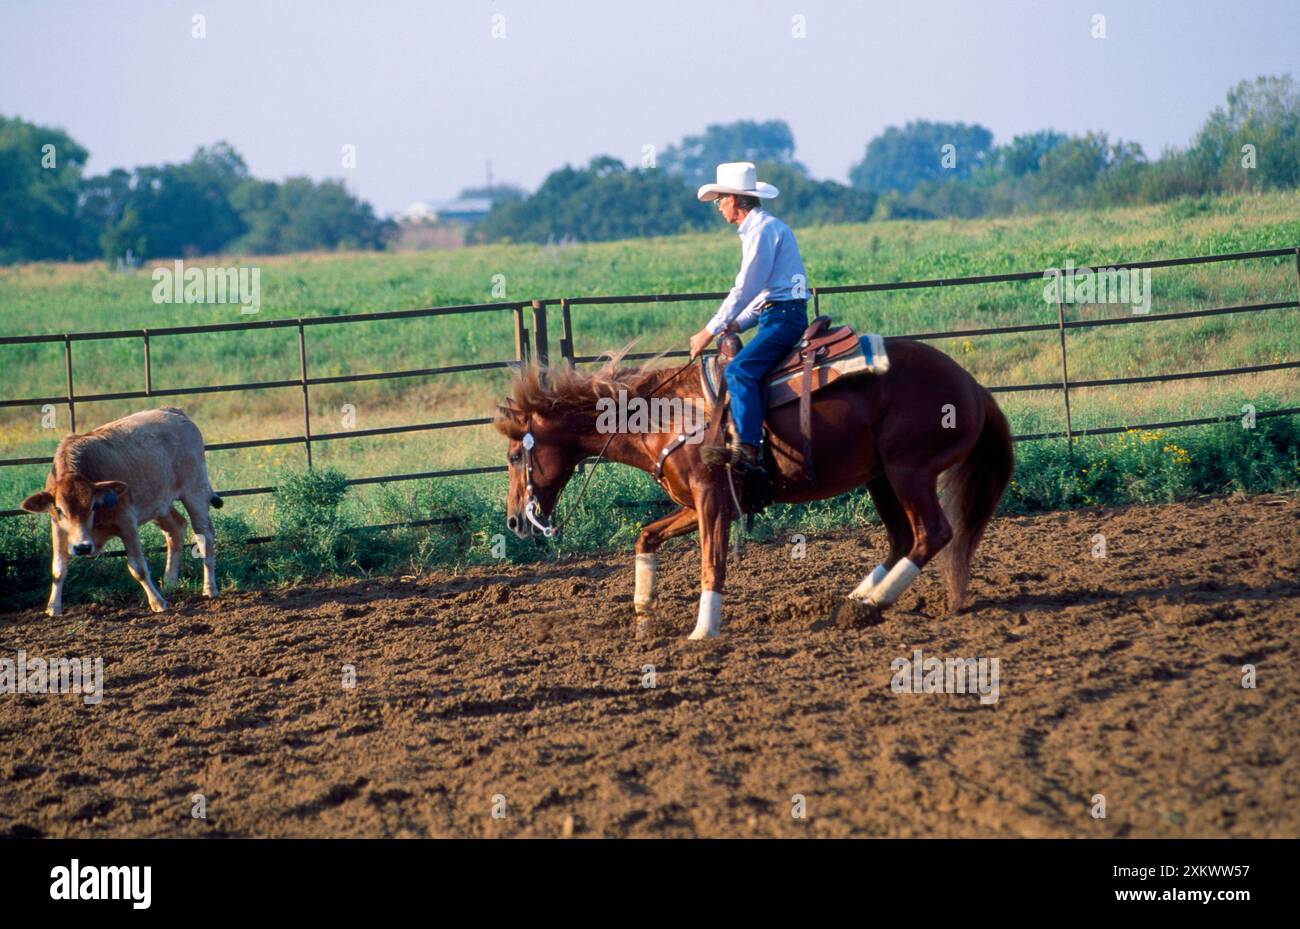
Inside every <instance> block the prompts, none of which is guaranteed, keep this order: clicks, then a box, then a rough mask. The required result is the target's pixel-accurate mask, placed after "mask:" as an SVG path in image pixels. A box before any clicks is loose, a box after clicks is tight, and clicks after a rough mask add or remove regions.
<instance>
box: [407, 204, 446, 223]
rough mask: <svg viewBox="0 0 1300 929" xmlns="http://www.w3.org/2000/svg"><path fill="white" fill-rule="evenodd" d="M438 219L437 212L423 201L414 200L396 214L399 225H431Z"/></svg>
mask: <svg viewBox="0 0 1300 929" xmlns="http://www.w3.org/2000/svg"><path fill="white" fill-rule="evenodd" d="M437 218H438V211H437V210H435V209H434V208H433V207H431V206H430V205H429V204H428V203H426V202H425V201H423V200H416V201H415V202H414V203H412V204H411V205H410V206H408V207H407V208H406V209H404V210H402V211H401V212H400V213H398V214H397V221H398V222H399V223H431V222H434V221H435V220H436V219H437Z"/></svg>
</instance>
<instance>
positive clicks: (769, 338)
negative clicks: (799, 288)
mask: <svg viewBox="0 0 1300 929" xmlns="http://www.w3.org/2000/svg"><path fill="white" fill-rule="evenodd" d="M807 328H808V301H807V300H786V301H784V302H782V303H775V304H773V305H772V306H770V307H768V308H767V309H765V310H763V312H762V314H761V315H760V316H759V318H758V331H757V333H756V334H755V336H754V337H753V338H752V339H750V340H749V344H747V345H746V346H745V347H744V348H742V349H741V350H740V353H739V354H738V355H736V357H735V358H733V359H731V361H730V362H729V363H728V364H727V368H726V378H727V393H728V394H729V395H730V397H731V415H732V417H733V418H734V419H735V423H736V432H737V433H738V434H739V437H740V441H742V442H744V443H745V444H746V445H753V446H754V447H755V448H757V447H758V445H759V444H760V443H761V442H762V440H763V405H764V404H763V389H762V381H763V376H764V375H766V374H767V372H769V371H771V370H772V368H774V367H776V364H777V362H779V361H781V359H783V358H785V357H786V356H787V355H789V354H790V352H791V351H792V350H793V349H794V347H795V346H796V345H798V344H799V338H800V336H802V335H803V331H804V330H805V329H807Z"/></svg>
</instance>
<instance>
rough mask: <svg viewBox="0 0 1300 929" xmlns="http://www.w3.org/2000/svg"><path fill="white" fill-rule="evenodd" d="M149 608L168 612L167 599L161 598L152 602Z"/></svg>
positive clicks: (159, 611)
mask: <svg viewBox="0 0 1300 929" xmlns="http://www.w3.org/2000/svg"><path fill="white" fill-rule="evenodd" d="M149 609H151V610H153V611H154V612H155V613H166V612H167V601H166V600H159V601H157V602H156V603H150V604H149Z"/></svg>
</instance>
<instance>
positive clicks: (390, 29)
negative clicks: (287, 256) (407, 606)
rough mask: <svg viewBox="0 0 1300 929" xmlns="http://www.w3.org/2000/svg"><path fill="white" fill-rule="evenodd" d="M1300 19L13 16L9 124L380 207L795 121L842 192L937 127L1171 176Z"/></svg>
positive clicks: (755, 5)
mask: <svg viewBox="0 0 1300 929" xmlns="http://www.w3.org/2000/svg"><path fill="white" fill-rule="evenodd" d="M1297 6H1298V4H1297V2H1296V0H1260V2H1250V0H1245V2H1240V3H1236V2H1225V0H1204V2H1201V0H1181V2H1175V0H1168V2H1156V0H1149V2H1135V0H1085V2H1076V0H1041V2H1031V0H1014V2H1013V0H986V2H958V0H908V2H897V3H888V4H885V3H873V2H862V0H857V2H849V0H840V2H833V0H779V2H767V0H750V2H738V0H650V2H631V3H621V2H614V0H606V2H585V0H568V2H558V0H531V2H524V0H491V2H489V0H475V2H469V0H464V2H436V0H428V2H415V0H365V2H363V0H334V2H307V0H299V2H291V0H188V2H166V0H122V2H115V3H105V2H90V0H87V2H59V0H46V2H40V0H30V2H29V0H0V113H3V114H5V115H8V116H14V115H18V116H22V117H23V118H25V119H28V120H32V121H35V122H39V123H42V124H47V125H54V126H58V127H61V128H63V129H66V130H67V131H68V132H69V133H71V135H72V136H73V137H74V138H75V139H77V140H78V141H79V142H81V143H82V144H83V145H85V146H86V147H87V148H88V149H89V150H90V153H91V159H90V164H89V170H90V171H91V172H92V173H102V172H104V171H106V170H108V169H110V168H113V167H133V166H135V165H139V164H155V163H159V162H164V161H182V160H185V159H187V158H188V157H189V156H190V155H191V154H192V153H193V151H194V149H195V148H196V147H197V146H199V145H203V144H210V143H212V142H215V141H218V140H222V139H224V140H226V141H229V142H230V143H231V144H232V145H233V146H234V147H235V148H236V149H237V150H238V151H239V152H240V153H241V154H242V155H243V156H244V158H245V159H246V160H247V162H248V166H249V168H250V170H251V171H252V172H253V174H255V175H256V176H259V177H266V178H275V179H280V178H283V177H286V176H289V175H294V174H307V175H310V176H312V177H315V178H318V179H319V178H325V177H342V178H344V180H345V181H346V182H347V183H348V185H349V187H350V188H351V189H352V190H354V191H355V192H357V193H359V194H360V195H361V196H363V197H365V198H366V199H368V200H370V201H371V202H372V203H374V204H375V206H376V207H377V208H378V209H379V210H380V211H381V212H384V213H387V212H392V211H395V210H398V209H401V208H403V207H405V206H406V205H408V204H409V203H410V202H411V201H413V200H416V199H434V200H437V199H443V198H448V197H452V196H454V195H455V194H456V193H457V192H458V191H459V190H460V188H462V187H465V186H469V185H476V184H481V183H482V182H483V180H484V172H485V163H486V162H487V161H488V160H489V159H490V160H491V162H492V166H493V172H494V175H495V177H496V179H497V180H501V181H510V182H514V183H517V184H521V185H523V186H525V187H528V188H534V187H536V186H537V185H538V184H539V183H540V182H541V181H542V179H543V178H544V177H545V176H546V174H547V173H548V172H549V171H551V170H553V169H554V168H557V167H559V166H561V165H562V164H564V163H566V162H569V163H573V164H585V163H586V162H587V160H588V159H589V158H590V157H591V156H593V155H595V154H602V153H607V154H611V155H614V156H616V157H619V158H621V159H623V160H624V161H626V162H628V163H630V164H635V163H639V161H640V158H641V153H642V147H643V146H645V145H647V144H649V145H655V146H659V147H662V146H664V145H666V144H669V143H672V142H676V141H677V140H679V139H680V138H681V137H682V136H683V135H685V134H688V133H694V132H698V131H700V130H701V129H703V128H704V126H706V125H707V124H709V123H712V122H721V121H729V120H733V119H773V118H779V119H784V120H786V121H787V122H788V123H789V124H790V126H791V128H792V129H793V131H794V135H795V141H796V143H797V146H798V148H797V151H796V156H797V157H798V158H799V159H800V160H801V161H803V162H804V163H805V164H806V165H807V166H808V167H809V168H810V169H811V170H812V172H813V173H814V174H815V175H817V176H819V177H829V178H834V179H838V180H845V179H846V178H847V173H848V168H849V165H850V164H852V163H853V162H855V161H857V160H858V159H860V158H861V157H862V153H863V150H864V148H865V145H866V143H867V140H868V139H870V138H871V137H872V136H873V135H876V134H877V133H879V132H880V131H881V130H882V129H884V128H885V127H887V126H890V125H901V124H903V123H904V122H906V121H907V120H910V119H921V118H924V119H933V120H961V121H966V122H978V123H982V124H983V125H985V126H988V127H989V128H990V129H991V130H992V131H993V133H994V136H995V138H996V139H997V140H998V141H999V142H1001V141H1006V140H1008V139H1010V137H1011V136H1012V135H1014V134H1016V133H1019V132H1024V131H1029V130H1034V129H1041V128H1048V127H1051V128H1056V129H1060V130H1064V131H1069V132H1078V131H1084V130H1088V129H1102V130H1105V131H1107V132H1109V133H1110V134H1111V136H1112V137H1122V138H1125V139H1133V140H1136V141H1138V142H1140V143H1141V144H1142V146H1143V148H1144V149H1145V150H1146V152H1147V154H1148V155H1149V156H1152V157H1154V156H1156V155H1157V154H1159V152H1160V150H1161V148H1162V147H1164V146H1166V145H1184V144H1186V142H1187V141H1188V140H1189V139H1190V138H1191V137H1192V135H1193V134H1194V133H1195V132H1196V130H1197V129H1198V128H1199V126H1200V124H1201V122H1202V121H1203V120H1204V118H1205V116H1206V115H1207V114H1208V113H1209V111H1210V110H1211V109H1212V108H1213V107H1214V106H1216V105H1218V104H1220V103H1222V102H1223V99H1224V94H1225V92H1226V91H1227V89H1228V88H1229V87H1230V86H1231V85H1233V84H1235V83H1236V82H1237V81H1239V80H1242V79H1244V78H1254V77H1256V76H1257V75H1260V74H1281V73H1285V72H1287V71H1291V72H1292V73H1293V74H1296V76H1298V77H1300V67H1298V65H1300V51H1298V50H1297V45H1296V35H1297V28H1296V13H1297ZM196 13H199V14H203V15H204V16H205V17H206V30H207V36H206V38H202V39H198V38H194V37H192V36H191V30H192V28H193V27H192V17H193V16H194V15H195V14H196ZM1097 13H1100V14H1104V15H1105V17H1106V23H1105V28H1106V37H1105V38H1104V39H1095V38H1093V37H1092V35H1091V30H1092V17H1093V15H1094V14H1097ZM498 15H500V16H504V32H505V36H504V38H493V35H492V31H493V26H494V17H495V16H498ZM796 15H798V16H802V17H803V22H804V24H805V27H804V28H805V31H806V37H805V38H795V37H793V36H792V30H793V29H794V28H795V24H794V21H793V17H795V16H796ZM496 22H497V24H498V28H500V25H501V21H500V20H497V21H496ZM345 144H352V145H355V146H356V153H357V154H356V158H357V164H356V167H355V168H347V169H345V168H344V167H343V166H342V163H341V158H342V155H341V149H342V147H343V146H344V145H345Z"/></svg>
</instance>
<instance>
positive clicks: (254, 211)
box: [0, 75, 1300, 264]
mask: <svg viewBox="0 0 1300 929" xmlns="http://www.w3.org/2000/svg"><path fill="white" fill-rule="evenodd" d="M794 152H795V140H794V135H793V133H792V132H791V131H790V127H789V125H787V124H786V123H785V122H784V121H782V120H769V121H766V122H757V121H748V120H742V121H738V122H733V123H727V124H718V125H712V126H709V127H707V128H706V129H705V130H704V132H702V133H700V134H697V135H691V136H687V137H685V138H684V139H682V140H681V141H680V142H679V143H677V144H675V145H670V146H668V147H666V148H665V149H664V150H663V151H662V152H659V153H657V154H653V153H651V156H650V157H647V158H646V159H644V163H643V164H641V165H637V166H632V167H630V166H628V165H627V164H625V163H624V162H623V161H621V160H619V159H617V158H614V157H611V156H609V155H599V156H597V157H595V158H593V159H591V160H590V162H589V163H588V164H587V165H585V166H583V167H574V166H570V165H566V166H564V167H562V168H560V169H558V170H556V171H553V172H551V173H550V174H549V175H548V176H547V177H546V179H545V180H544V181H543V183H542V184H541V186H540V187H539V188H538V189H537V190H536V191H534V192H533V193H531V194H528V193H526V192H524V191H521V190H519V189H517V188H510V187H500V188H493V189H491V190H486V191H477V190H476V191H472V193H475V194H478V193H486V194H487V195H488V196H491V197H492V199H493V200H494V204H493V207H492V210H491V212H490V213H489V214H488V216H487V217H486V219H484V220H483V221H482V222H481V223H479V224H478V225H477V226H476V227H475V228H474V229H473V230H472V233H471V240H472V241H482V242H501V241H517V242H555V241H603V240H611V239H626V238H642V237H648V236H659V235H672V234H675V233H679V232H687V231H692V230H700V229H706V228H709V227H711V226H713V225H714V224H715V222H716V220H715V217H714V216H713V211H712V210H710V209H708V208H706V207H704V206H703V205H701V204H699V203H698V202H697V201H696V200H695V197H694V191H695V189H696V187H697V186H698V185H700V184H703V183H707V182H708V181H711V180H712V179H713V171H714V167H715V166H716V165H717V164H718V163H720V162H724V161H753V162H755V163H756V164H758V165H759V172H760V176H761V177H763V178H764V179H765V180H767V181H769V182H771V183H773V184H775V185H776V186H777V187H778V188H780V190H781V196H780V198H778V199H777V200H775V201H773V202H772V203H771V204H770V206H769V208H770V209H771V210H772V211H773V212H775V213H777V214H778V215H780V216H781V217H782V218H784V219H785V220H786V221H787V222H789V223H791V224H792V225H796V226H801V225H814V224H823V223H839V222H866V221H869V220H889V219H900V218H908V219H930V218H939V217H953V216H955V217H977V216H990V215H1008V214H1013V213H1030V212H1044V211H1050V210H1058V209H1070V208H1095V207H1105V206H1115V205H1124V204H1140V203H1155V202H1162V201H1166V200H1170V199H1174V198H1178V197H1184V196H1202V195H1205V194H1216V193H1222V192H1225V191H1238V192H1245V191H1248V190H1260V189H1270V188H1293V187H1296V186H1300V88H1297V85H1296V83H1295V81H1294V80H1293V79H1292V78H1291V76H1290V75H1284V76H1281V77H1260V78H1257V79H1256V80H1254V81H1242V82H1241V83H1239V84H1238V85H1237V86H1235V87H1233V88H1232V89H1231V90H1230V91H1229V92H1228V94H1227V99H1226V101H1225V103H1224V104H1223V105H1221V106H1219V107H1216V108H1215V109H1214V110H1213V112H1211V113H1210V115H1209V116H1208V118H1207V119H1206V120H1205V122H1204V124H1203V125H1202V127H1201V128H1200V130H1199V131H1198V132H1197V134H1196V136H1195V137H1194V138H1193V139H1192V140H1191V142H1190V144H1189V145H1187V146H1186V147H1185V148H1182V149H1167V150H1165V151H1164V152H1162V153H1161V154H1160V156H1159V157H1158V158H1155V159H1150V158H1148V157H1147V155H1146V153H1145V152H1143V150H1142V147H1141V146H1140V145H1138V144H1137V143H1135V142H1129V141H1124V140H1118V139H1116V140H1112V139H1111V138H1110V137H1109V136H1108V135H1107V134H1106V133H1105V132H1087V133H1083V134H1076V135H1067V134H1065V133H1062V132H1058V131H1056V130H1053V129H1044V130H1041V131H1038V132H1031V133H1026V134H1023V135H1018V136H1016V137H1014V138H1013V139H1012V140H1011V141H1010V142H1008V143H1006V144H1004V145H995V144H993V133H992V132H991V131H990V130H989V129H987V128H986V127H984V126H980V125H969V124H965V123H942V122H928V121H924V120H922V121H915V122H910V123H908V124H907V125H905V126H901V127H890V128H888V129H886V130H885V131H884V132H882V133H881V134H880V135H878V136H876V137H875V138H873V139H871V140H870V141H869V142H868V143H867V145H866V150H865V152H864V153H863V156H862V158H861V159H860V160H859V161H858V162H857V163H855V164H854V165H853V166H852V167H851V168H850V170H849V181H850V182H849V183H848V184H841V183H838V182H836V181H830V180H819V179H816V178H814V177H812V176H811V174H810V173H809V171H808V169H807V168H806V167H805V166H804V165H802V164H801V163H800V162H799V161H798V160H797V159H796V158H795V157H794ZM86 158H87V152H86V150H85V148H84V147H82V146H81V145H79V144H78V143H77V142H76V141H75V140H73V139H72V138H71V137H69V136H68V135H67V134H66V133H64V132H63V131H61V130H58V129H51V128H46V127H41V126H37V125H34V124H32V123H28V122H24V121H23V120H21V119H6V118H4V117H0V264H4V263H11V262H15V261H30V260H40V259H78V260H84V259H89V258H94V257H96V256H102V257H105V258H107V259H109V260H110V261H111V260H114V259H120V258H121V257H122V256H124V255H127V254H128V253H129V254H132V255H134V256H136V257H138V258H141V259H145V258H157V257H184V256H190V255H202V254H214V253H217V252H240V253H251V254H274V253H280V252H292V251H303V250H309V249H321V248H330V249H333V248H351V249H377V248H383V247H384V246H385V245H386V244H387V242H388V241H389V240H390V239H391V238H392V236H393V234H394V232H395V230H396V227H395V225H394V224H393V223H392V222H391V221H389V220H383V219H380V218H377V217H376V215H375V212H374V209H373V208H372V207H371V206H370V204H368V203H366V202H364V201H362V200H359V199H358V198H357V197H355V196H353V195H352V194H351V193H349V192H348V190H347V188H346V187H345V186H344V185H343V183H342V182H341V181H338V180H325V181H320V182H316V181H312V180H310V179H309V178H305V177H300V178H289V179H288V180H285V181H284V182H282V183H277V182H274V181H263V180H258V179H256V178H254V177H251V176H250V175H249V173H248V168H247V166H246V165H245V163H244V161H243V159H242V158H241V157H240V156H239V154H238V153H237V152H235V151H234V150H233V149H232V148H231V147H230V146H229V145H227V144H225V143H218V144H216V145H213V146H211V147H207V148H200V149H198V151H197V152H195V154H194V156H193V157H192V158H191V159H190V160H189V161H188V162H185V163H183V164H176V165H159V166H146V167H139V168H136V169H134V170H133V171H125V170H121V169H117V170H113V171H110V172H109V173H108V174H105V175H101V176H98V177H83V168H84V166H85V163H86ZM466 193H471V192H470V191H467V192H466Z"/></svg>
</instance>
